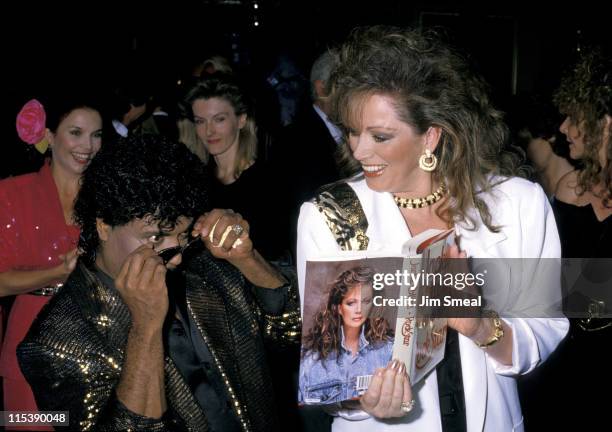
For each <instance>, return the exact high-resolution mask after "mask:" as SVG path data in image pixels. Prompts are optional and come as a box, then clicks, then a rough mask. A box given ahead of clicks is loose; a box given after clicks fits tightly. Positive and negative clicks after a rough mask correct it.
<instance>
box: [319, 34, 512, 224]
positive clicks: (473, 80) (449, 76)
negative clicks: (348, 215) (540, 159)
mask: <svg viewBox="0 0 612 432" xmlns="http://www.w3.org/2000/svg"><path fill="white" fill-rule="evenodd" d="M328 86H329V89H328V90H329V92H330V98H331V99H330V103H331V106H332V118H333V119H334V121H335V122H336V123H338V124H340V125H342V126H343V127H345V128H351V129H354V128H355V126H358V125H355V124H353V123H355V122H358V121H359V119H360V117H361V116H360V114H361V109H362V108H363V104H364V103H365V102H366V101H367V99H368V98H369V97H370V96H372V95H375V94H376V95H385V96H389V97H391V98H392V99H393V101H394V102H395V108H396V113H397V115H398V118H399V119H401V120H402V121H404V122H405V123H407V124H408V125H410V126H412V127H413V128H414V129H415V131H417V133H419V134H423V133H425V132H426V131H427V130H428V128H429V127H431V126H434V127H439V128H440V130H441V136H440V141H439V143H438V146H437V148H436V150H435V155H436V157H437V158H438V162H439V163H438V168H437V170H436V171H434V172H433V176H434V179H435V180H437V181H444V183H445V184H446V187H447V190H448V191H449V196H450V197H452V199H450V200H446V203H445V205H444V206H442V207H441V208H439V209H438V215H439V216H440V217H441V218H443V219H444V220H446V221H447V222H448V223H449V224H450V223H453V222H461V221H466V222H468V226H471V227H475V225H476V224H475V222H476V221H475V220H474V218H473V217H470V216H469V210H470V209H472V208H476V209H477V210H478V212H479V213H480V217H481V218H482V220H483V221H484V223H485V225H486V226H487V227H488V228H489V229H490V230H492V231H499V227H496V226H494V225H493V224H492V220H491V214H490V211H489V208H488V206H487V205H486V203H485V202H484V200H483V199H482V198H481V195H479V193H478V191H483V192H487V191H489V190H491V188H492V187H493V184H492V183H493V181H492V179H493V177H494V176H500V177H508V176H513V175H516V174H517V173H518V171H519V168H520V167H521V162H522V158H521V157H520V155H518V154H517V153H515V152H508V151H506V150H505V148H506V146H507V144H508V143H509V133H508V129H507V127H506V125H505V123H504V121H503V114H502V113H501V112H500V111H498V110H496V109H495V108H494V107H493V106H492V105H491V103H490V101H489V96H488V94H487V91H488V86H487V85H486V84H485V82H484V81H483V80H482V79H481V78H480V77H479V76H478V75H476V74H475V73H474V72H472V70H471V69H470V67H469V65H468V62H467V61H466V60H465V59H464V58H463V57H462V56H460V55H459V54H458V53H457V52H455V51H454V50H453V49H451V48H450V47H448V46H447V45H446V44H444V43H443V42H441V40H440V39H439V38H438V37H437V36H436V35H435V34H433V33H421V32H418V31H413V30H406V29H401V28H397V27H391V26H373V27H362V28H357V29H356V30H354V31H353V32H352V33H351V35H350V36H349V39H348V40H347V42H345V43H344V44H343V45H342V46H341V47H340V49H339V65H338V66H337V67H336V68H335V70H334V72H333V73H332V76H331V78H330V81H329V83H328ZM357 129H358V128H357ZM347 141H348V140H346V139H345V145H344V148H343V155H342V158H341V162H344V169H345V171H347V173H349V174H356V173H358V172H360V169H361V167H360V166H359V164H358V163H357V161H356V160H355V159H354V158H353V156H352V154H351V151H350V148H349V146H348V145H347V144H348V143H347ZM498 180H499V179H498Z"/></svg>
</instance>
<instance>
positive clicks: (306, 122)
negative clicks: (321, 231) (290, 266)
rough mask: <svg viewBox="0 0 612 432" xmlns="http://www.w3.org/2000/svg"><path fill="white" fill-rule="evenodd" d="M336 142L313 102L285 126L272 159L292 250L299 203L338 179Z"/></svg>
mask: <svg viewBox="0 0 612 432" xmlns="http://www.w3.org/2000/svg"><path fill="white" fill-rule="evenodd" d="M337 149H338V144H337V143H336V141H335V140H334V138H333V137H332V135H331V134H330V133H329V130H328V129H327V126H326V125H325V122H324V121H323V120H322V119H321V117H319V115H318V114H317V113H316V111H315V110H314V108H313V107H312V105H309V106H306V107H304V109H303V110H302V111H301V112H300V114H299V115H298V117H297V119H296V121H295V122H294V123H292V124H291V125H289V126H287V127H286V128H285V129H284V130H283V132H282V134H281V136H280V139H279V142H278V143H277V145H276V149H275V150H274V153H273V154H272V157H271V160H272V164H273V166H274V167H275V170H274V172H277V173H279V176H280V179H279V180H280V181H279V182H278V184H280V185H281V190H280V191H281V193H282V194H283V195H284V196H285V197H286V198H285V199H286V202H287V203H288V204H287V205H288V207H289V208H288V210H287V211H288V213H289V214H290V218H291V224H290V229H291V232H290V238H291V239H292V245H293V251H295V242H296V238H297V236H296V226H297V218H298V214H299V209H300V206H301V205H302V203H303V202H304V201H308V200H309V199H311V198H313V197H314V196H315V194H316V191H317V190H318V189H319V188H320V187H321V186H323V185H326V184H328V183H332V182H335V181H337V180H339V179H340V172H339V170H338V168H337V166H336V156H335V155H336V151H337Z"/></svg>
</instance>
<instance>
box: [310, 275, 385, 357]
mask: <svg viewBox="0 0 612 432" xmlns="http://www.w3.org/2000/svg"><path fill="white" fill-rule="evenodd" d="M374 273H375V272H374V270H373V269H372V268H371V267H364V266H362V267H354V268H351V269H349V270H346V271H344V272H342V273H341V274H340V275H339V276H338V277H337V278H336V280H334V281H333V282H332V283H331V287H330V291H329V296H328V297H327V303H326V304H325V305H324V306H323V307H322V308H321V310H319V311H318V312H317V313H316V315H315V316H314V324H313V326H312V327H311V329H310V330H309V332H308V334H307V335H306V337H305V339H304V354H306V353H316V354H318V358H319V359H321V360H326V359H327V358H328V357H330V355H333V354H335V356H336V358H339V356H338V354H339V353H340V348H341V343H342V340H341V328H342V317H341V316H340V313H339V312H338V308H339V306H340V304H341V303H342V300H343V299H344V297H345V296H346V295H347V293H348V292H349V291H350V290H352V289H353V288H355V287H356V286H359V285H364V284H366V285H367V284H369V285H372V283H373V281H374ZM364 326H365V328H364V336H365V338H366V340H367V341H368V342H369V343H370V344H373V345H376V344H378V343H380V342H384V341H387V340H389V339H390V338H391V337H392V331H391V328H390V326H389V323H388V322H387V320H386V319H385V318H383V317H368V318H367V319H366V321H365V323H364Z"/></svg>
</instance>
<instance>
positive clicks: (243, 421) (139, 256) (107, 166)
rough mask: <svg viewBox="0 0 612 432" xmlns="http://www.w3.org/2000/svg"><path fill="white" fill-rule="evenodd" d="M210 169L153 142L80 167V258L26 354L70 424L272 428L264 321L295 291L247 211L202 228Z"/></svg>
mask: <svg viewBox="0 0 612 432" xmlns="http://www.w3.org/2000/svg"><path fill="white" fill-rule="evenodd" d="M203 174H204V173H203V167H202V164H201V163H200V161H199V160H198V159H197V158H196V157H195V156H194V155H192V154H191V153H190V152H189V151H188V150H187V148H186V147H185V146H183V145H180V144H177V143H174V142H169V141H166V140H165V139H163V138H161V137H159V136H153V135H151V136H146V135H144V136H134V137H130V138H128V139H126V140H121V141H119V142H118V143H116V144H111V145H107V146H106V147H105V148H103V149H102V150H101V151H100V152H99V154H98V155H97V157H96V158H95V159H94V160H93V161H92V162H91V165H90V166H89V167H88V169H87V170H86V172H85V173H84V175H83V181H82V187H81V190H80V192H79V196H78V198H77V201H76V203H75V217H76V219H77V221H78V223H79V224H80V226H81V229H82V231H81V232H82V234H81V238H80V242H79V247H80V249H81V251H82V254H81V257H80V259H79V264H78V266H77V269H76V270H75V271H74V272H73V273H72V275H71V276H70V278H69V279H68V281H67V282H66V284H65V285H64V287H63V288H62V289H61V290H60V292H59V293H58V294H57V295H56V296H54V298H53V300H52V301H51V302H50V303H49V305H48V307H47V308H46V309H45V310H44V311H42V312H41V314H40V315H39V316H38V318H37V320H36V321H35V323H34V325H33V326H32V329H31V331H30V333H29V334H28V335H27V337H26V338H25V340H24V342H23V343H22V344H21V345H20V347H19V350H18V351H19V354H18V355H19V361H20V365H21V369H22V371H23V373H24V375H25V376H26V378H27V379H28V382H29V383H30V385H31V386H32V388H33V391H34V394H35V396H36V400H37V402H38V404H39V407H40V409H41V410H45V411H47V410H49V411H66V410H68V411H69V412H70V414H69V418H70V426H71V428H72V429H80V430H105V431H106V430H112V431H115V430H167V429H178V430H198V431H202V430H223V431H240V430H245V431H246V430H253V431H270V430H274V429H275V427H276V420H275V419H276V415H275V412H274V407H275V403H274V400H273V397H272V391H271V387H270V377H269V374H268V371H267V368H266V366H265V359H264V351H263V341H262V337H261V334H260V332H259V328H260V327H259V326H260V325H261V322H259V321H258V318H259V317H262V316H267V317H275V316H276V317H277V318H278V316H281V315H282V314H283V313H284V312H286V305H287V304H288V302H287V295H288V290H289V287H290V284H289V283H288V282H287V281H286V279H285V277H284V276H283V275H281V274H280V273H279V272H277V271H276V270H275V269H274V268H273V267H272V266H270V265H269V264H268V263H267V262H265V261H264V260H263V259H262V258H261V256H260V255H259V254H258V253H257V251H256V250H254V249H253V244H252V242H251V240H250V238H249V234H248V227H249V226H248V223H247V222H246V221H244V220H243V219H242V218H241V217H240V215H238V214H236V213H233V212H232V211H230V210H218V209H216V210H212V211H210V212H208V213H204V214H203V215H202V216H200V217H199V218H198V219H197V220H196V218H197V217H198V216H199V215H201V214H202V213H203V212H204V211H205V210H207V190H206V187H205V185H206V182H205V177H204V175H203ZM194 221H195V223H194ZM192 234H195V237H193V238H192V239H191V240H189V237H190V235H192ZM199 239H201V241H200V240H199ZM202 244H203V245H205V247H202ZM187 245H189V248H188V249H189V252H190V253H189V254H186V253H184V252H187V250H186V248H187ZM191 245H200V247H199V248H198V247H193V246H191ZM160 252H161V253H160ZM183 255H184V256H183ZM182 261H183V262H182ZM181 262H182V265H181V266H180V267H178V266H179V264H181ZM262 310H263V313H262Z"/></svg>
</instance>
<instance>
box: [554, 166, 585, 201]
mask: <svg viewBox="0 0 612 432" xmlns="http://www.w3.org/2000/svg"><path fill="white" fill-rule="evenodd" d="M577 185H578V171H577V170H574V171H570V172H568V173H567V174H565V175H564V176H563V177H561V179H559V183H557V188H556V189H555V199H558V200H559V201H563V202H565V203H568V204H579V202H580V197H579V196H578V194H577V193H576V186H577Z"/></svg>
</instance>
